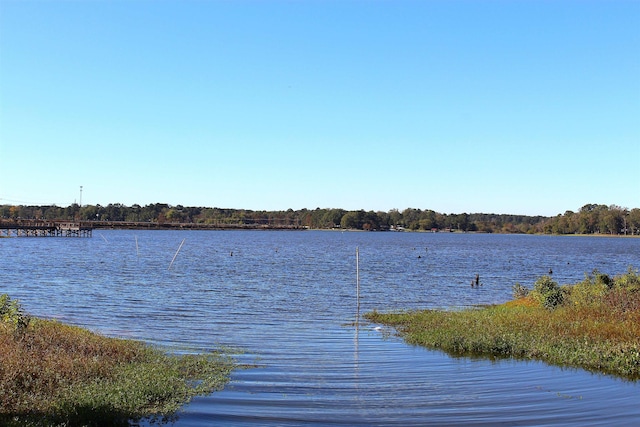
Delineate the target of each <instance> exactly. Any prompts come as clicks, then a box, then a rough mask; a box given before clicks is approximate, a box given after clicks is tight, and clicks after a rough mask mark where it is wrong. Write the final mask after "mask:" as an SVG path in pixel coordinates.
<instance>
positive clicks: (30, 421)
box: [0, 295, 235, 427]
mask: <svg viewBox="0 0 640 427" xmlns="http://www.w3.org/2000/svg"><path fill="white" fill-rule="evenodd" d="M0 307H2V313H3V319H5V318H6V319H14V318H15V317H16V316H17V317H18V318H19V317H20V316H23V314H22V311H21V309H20V308H19V305H17V303H16V302H15V301H12V300H10V299H9V298H8V297H6V296H4V295H3V296H1V297H0ZM2 325H4V326H5V327H4V328H1V327H0V390H2V392H1V393H0V425H15V426H18V425H20V426H22V425H39V426H40V425H65V426H76V425H77V426H98V425H100V426H102V425H112V426H123V427H124V426H127V425H128V422H129V420H138V419H141V418H148V417H151V418H156V419H160V418H168V417H171V416H172V415H173V414H175V413H176V411H177V410H178V409H179V408H180V406H181V405H183V404H185V403H187V402H188V401H189V400H191V398H193V397H194V396H196V395H203V394H209V393H211V392H213V391H215V390H219V389H221V388H222V387H223V385H224V384H225V383H226V382H227V381H228V380H229V375H230V372H231V370H232V369H233V368H234V367H235V366H234V363H233V361H232V360H231V358H229V357H228V356H225V355H223V354H221V353H209V354H188V355H177V354H167V353H166V352H164V351H162V350H160V349H158V348H155V347H150V346H148V345H146V344H144V343H141V342H137V341H131V340H121V339H116V338H107V337H103V336H100V335H97V334H94V333H91V332H89V331H87V330H84V329H81V328H77V327H73V326H68V325H64V324H61V323H59V322H55V321H47V320H41V319H33V321H32V322H31V323H30V324H29V328H28V329H26V328H25V330H24V331H23V333H22V335H21V337H20V339H19V340H17V339H15V337H14V334H12V331H11V329H12V325H13V323H12V321H10V322H9V323H3V324H2ZM2 325H0V326H2Z"/></svg>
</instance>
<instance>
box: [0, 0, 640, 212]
mask: <svg viewBox="0 0 640 427" xmlns="http://www.w3.org/2000/svg"><path fill="white" fill-rule="evenodd" d="M80 186H83V192H82V203H83V204H102V205H107V204H109V203H122V204H125V205H129V206H130V205H132V204H135V203H138V204H140V205H146V204H149V203H169V204H172V205H178V204H180V205H184V206H208V207H223V208H237V209H253V210H263V209H265V210H286V209H289V208H292V209H301V208H308V209H315V208H316V207H321V208H343V209H347V210H357V209H365V210H383V211H388V210H390V209H394V208H395V209H399V210H403V209H405V208H408V207H411V208H419V209H433V210H435V211H437V212H442V213H463V212H467V213H475V212H482V213H513V214H526V215H556V214H559V213H564V212H565V211H566V210H573V211H577V210H579V209H580V208H581V207H582V206H583V205H585V204H587V203H598V204H606V205H610V204H616V205H620V206H623V207H628V208H634V207H640V1H637V0H633V1H589V0H581V1H562V0H558V1H550V0H549V1H544V0H536V1H526V0H509V1H499V0H491V1H488V0H487V1H483V0H469V1H455V0H446V1H444V0H442V1H440V0H431V1H428V0H424V1H402V0H393V1H391V0H389V1H375V0H374V1H364V0H361V1H336V0H326V1H313V0H310V1H302V0H300V1H293V0H290V1H269V0H262V1H257V0H255V1H230V0H229V1H206V0H200V1H184V0H181V1H162V0H160V1H143V0H131V1H126V0H115V1H89V0H87V1H54V0H50V1H28V0H27V1H25V0H0V204H56V205H58V206H67V205H69V204H71V203H74V202H79V201H80V200H79V198H80Z"/></svg>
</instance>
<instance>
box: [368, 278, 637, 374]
mask: <svg viewBox="0 0 640 427" xmlns="http://www.w3.org/2000/svg"><path fill="white" fill-rule="evenodd" d="M514 294H517V295H518V298H516V299H515V300H513V301H510V302H508V303H506V304H502V305H497V306H490V307H484V308H476V309H467V310H462V311H437V310H421V311H411V312H398V313H379V312H377V311H374V312H372V313H367V314H366V315H365V317H366V318H367V319H368V320H370V321H372V322H376V323H383V324H387V325H390V326H394V327H395V328H396V329H397V331H398V332H399V334H400V335H401V336H402V337H403V338H404V339H405V340H406V341H407V342H409V343H411V344H415V345H422V346H426V347H429V348H434V349H441V350H444V351H446V352H448V353H450V354H452V355H457V356H459V355H463V356H481V357H489V358H504V357H513V358H520V359H536V360H543V361H545V362H547V363H550V364H554V365H560V366H570V367H577V368H583V369H586V370H589V371H593V372H601V373H606V374H612V375H615V376H619V377H623V378H627V379H631V380H637V379H640V276H639V275H638V272H637V271H634V270H632V269H631V268H630V269H629V270H628V271H627V273H625V274H622V275H620V276H616V277H609V276H607V275H603V274H601V273H599V272H597V271H594V273H593V274H591V275H587V276H586V277H585V279H584V280H583V281H582V282H579V283H576V284H574V285H567V286H559V285H558V284H557V283H555V282H554V281H553V280H552V279H551V278H550V277H548V276H544V277H542V278H540V279H538V280H537V281H536V283H535V286H534V288H533V289H532V290H531V291H529V290H528V289H526V288H524V287H523V286H522V285H519V284H517V285H516V286H514Z"/></svg>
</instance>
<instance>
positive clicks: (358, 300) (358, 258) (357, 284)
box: [356, 246, 360, 326]
mask: <svg viewBox="0 0 640 427" xmlns="http://www.w3.org/2000/svg"><path fill="white" fill-rule="evenodd" d="M359 322H360V249H359V248H358V247H357V246H356V326H357V325H358V323H359Z"/></svg>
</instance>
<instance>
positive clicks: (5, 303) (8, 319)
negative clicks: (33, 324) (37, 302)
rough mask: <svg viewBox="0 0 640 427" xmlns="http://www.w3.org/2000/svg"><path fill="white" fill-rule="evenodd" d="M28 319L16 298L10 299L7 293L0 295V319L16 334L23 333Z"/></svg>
mask: <svg viewBox="0 0 640 427" xmlns="http://www.w3.org/2000/svg"><path fill="white" fill-rule="evenodd" d="M30 320H31V319H30V318H29V316H27V315H26V314H25V313H24V311H23V310H22V306H21V305H20V303H19V302H18V300H12V299H11V298H9V295H7V294H2V295H0V321H2V323H3V324H5V325H7V326H9V327H10V328H11V329H13V332H14V333H15V334H16V336H20V335H21V334H23V333H24V331H25V330H26V329H27V326H29V321H30Z"/></svg>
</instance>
